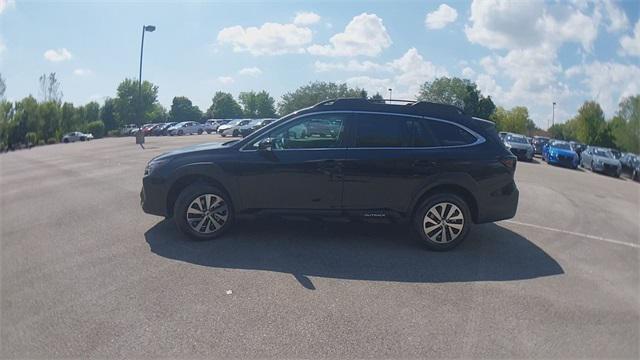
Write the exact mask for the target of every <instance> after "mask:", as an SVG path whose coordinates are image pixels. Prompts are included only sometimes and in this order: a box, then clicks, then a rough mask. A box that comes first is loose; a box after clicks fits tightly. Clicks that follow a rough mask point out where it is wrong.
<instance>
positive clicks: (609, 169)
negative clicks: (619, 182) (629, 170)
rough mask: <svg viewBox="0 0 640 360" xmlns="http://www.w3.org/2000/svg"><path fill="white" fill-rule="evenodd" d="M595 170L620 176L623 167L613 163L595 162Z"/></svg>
mask: <svg viewBox="0 0 640 360" xmlns="http://www.w3.org/2000/svg"><path fill="white" fill-rule="evenodd" d="M592 170H593V171H597V172H601V173H603V174H607V175H611V176H620V171H621V168H620V167H618V166H615V165H611V164H606V163H605V164H597V163H594V164H593V169H592Z"/></svg>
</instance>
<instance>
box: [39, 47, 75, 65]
mask: <svg viewBox="0 0 640 360" xmlns="http://www.w3.org/2000/svg"><path fill="white" fill-rule="evenodd" d="M72 57H73V56H72V55H71V53H70V52H69V50H67V49H66V48H61V49H57V50H54V49H49V50H47V51H45V52H44V58H45V59H47V60H49V61H53V62H58V61H65V60H69V59H71V58H72Z"/></svg>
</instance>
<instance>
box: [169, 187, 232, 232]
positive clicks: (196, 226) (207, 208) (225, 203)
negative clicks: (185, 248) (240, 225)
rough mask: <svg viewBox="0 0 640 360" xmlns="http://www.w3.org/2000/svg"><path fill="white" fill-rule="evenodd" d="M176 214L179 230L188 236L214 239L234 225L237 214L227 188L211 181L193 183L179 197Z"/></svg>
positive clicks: (174, 210)
mask: <svg viewBox="0 0 640 360" xmlns="http://www.w3.org/2000/svg"><path fill="white" fill-rule="evenodd" d="M173 217H174V219H175V222H176V225H177V226H178V229H180V231H182V232H183V233H185V234H186V235H189V236H190V237H191V238H193V239H195V240H210V239H214V238H217V237H218V236H220V235H222V234H223V233H224V232H225V231H226V230H227V229H228V228H230V227H231V224H233V220H234V213H233V206H232V204H231V200H230V199H229V198H228V196H227V194H226V193H225V192H224V191H221V190H220V189H218V188H217V187H215V186H211V185H208V184H193V185H190V186H188V187H187V188H185V189H184V190H183V191H182V192H181V193H180V195H179V196H178V199H177V200H176V203H175V205H174V209H173Z"/></svg>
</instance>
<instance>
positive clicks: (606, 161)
mask: <svg viewBox="0 0 640 360" xmlns="http://www.w3.org/2000/svg"><path fill="white" fill-rule="evenodd" d="M580 166H582V167H583V168H587V169H591V171H594V172H600V173H604V174H607V175H611V176H615V177H619V176H620V173H621V172H622V165H621V164H620V160H618V159H616V158H615V157H614V156H613V154H612V153H611V151H610V150H609V149H606V148H599V147H593V146H589V147H587V149H586V150H585V151H583V152H582V156H581V158H580Z"/></svg>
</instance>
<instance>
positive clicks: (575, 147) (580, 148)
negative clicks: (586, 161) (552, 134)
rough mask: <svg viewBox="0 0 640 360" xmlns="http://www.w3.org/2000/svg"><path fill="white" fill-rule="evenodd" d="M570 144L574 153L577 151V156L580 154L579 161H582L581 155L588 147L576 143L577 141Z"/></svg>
mask: <svg viewBox="0 0 640 360" xmlns="http://www.w3.org/2000/svg"><path fill="white" fill-rule="evenodd" d="M569 144H571V147H572V148H573V151H575V152H576V154H578V159H580V154H582V152H583V151H584V150H585V149H586V148H587V145H585V144H582V143H579V142H576V141H569Z"/></svg>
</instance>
